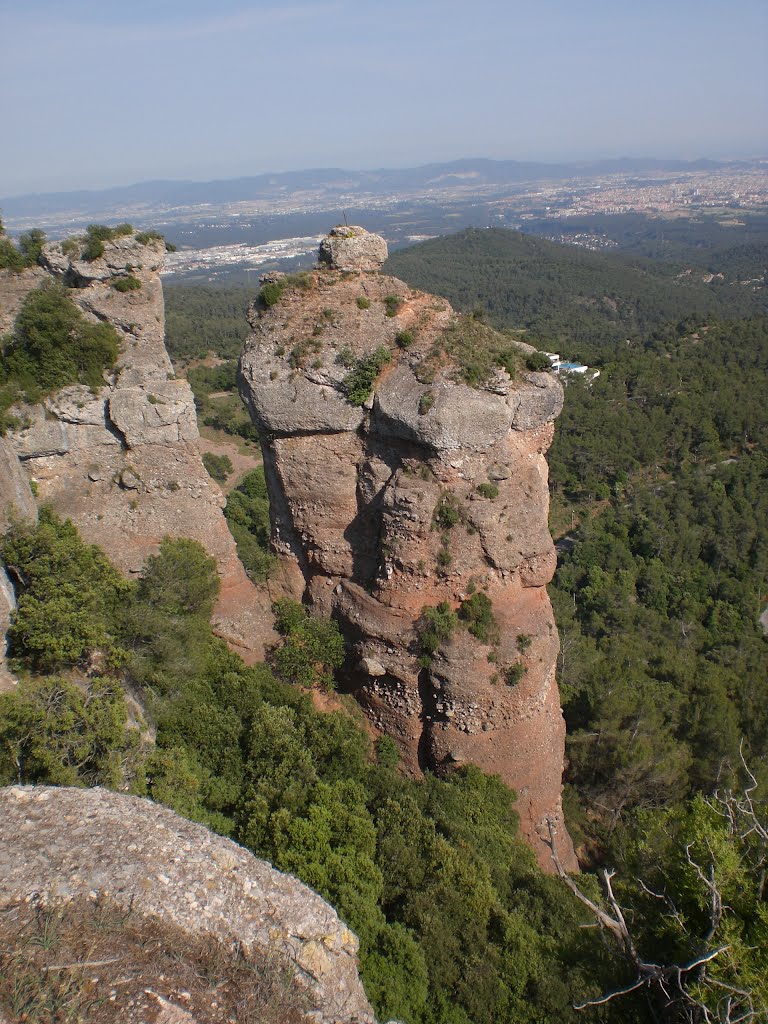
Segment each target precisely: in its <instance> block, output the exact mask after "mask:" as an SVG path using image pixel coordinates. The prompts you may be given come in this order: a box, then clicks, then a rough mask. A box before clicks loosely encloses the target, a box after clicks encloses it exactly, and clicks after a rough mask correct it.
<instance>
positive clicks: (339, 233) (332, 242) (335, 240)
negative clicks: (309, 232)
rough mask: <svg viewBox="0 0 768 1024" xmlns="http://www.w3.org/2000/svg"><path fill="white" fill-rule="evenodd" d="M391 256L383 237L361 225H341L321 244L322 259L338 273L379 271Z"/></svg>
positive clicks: (320, 255)
mask: <svg viewBox="0 0 768 1024" xmlns="http://www.w3.org/2000/svg"><path fill="white" fill-rule="evenodd" d="M388 255H389V252H388V249H387V243H386V242H385V241H384V239H383V238H382V237H381V235H373V234H370V233H369V232H368V231H366V230H365V228H361V227H360V226H359V225H358V224H351V225H347V224H344V225H342V224H339V225H337V226H336V227H335V228H333V230H332V231H331V232H330V233H329V234H327V235H326V236H325V238H324V239H323V240H322V242H321V243H320V252H319V259H320V262H321V263H325V264H327V265H328V266H330V267H332V268H333V269H334V270H346V271H355V270H358V271H362V270H378V269H379V268H380V267H381V266H382V265H383V264H384V263H385V262H386V259H387V256H388Z"/></svg>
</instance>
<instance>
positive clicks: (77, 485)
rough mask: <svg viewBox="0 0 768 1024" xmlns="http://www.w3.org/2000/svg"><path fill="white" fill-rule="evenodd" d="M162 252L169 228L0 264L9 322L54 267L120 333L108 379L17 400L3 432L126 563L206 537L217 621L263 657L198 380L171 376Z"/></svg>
mask: <svg viewBox="0 0 768 1024" xmlns="http://www.w3.org/2000/svg"><path fill="white" fill-rule="evenodd" d="M164 253H165V246H164V244H163V242H162V241H161V240H150V241H149V242H148V243H147V244H140V242H139V241H138V240H137V239H136V237H135V236H124V237H122V238H117V239H115V240H114V241H112V242H106V243H105V252H104V255H103V257H102V258H100V259H97V260H94V261H92V262H88V261H85V260H80V259H76V258H73V257H71V256H69V255H67V254H66V253H65V252H64V251H63V250H62V247H61V245H59V244H51V245H48V246H46V247H45V250H44V254H43V262H44V268H43V269H39V268H36V269H35V270H32V271H26V272H24V273H22V274H9V273H2V274H0V323H1V324H2V327H3V329H5V330H8V329H9V328H10V327H11V326H12V324H13V320H14V318H15V316H16V314H17V312H18V310H19V309H20V308H21V304H22V302H23V300H24V298H25V296H26V294H28V292H29V291H30V290H31V289H33V288H37V287H39V286H40V285H41V283H43V282H44V281H45V280H49V279H50V278H54V279H56V280H59V281H63V282H64V283H65V284H66V285H67V286H68V288H69V291H68V294H69V296H70V298H71V299H72V300H73V301H74V302H75V303H76V304H77V305H78V306H79V308H80V309H81V310H82V311H83V313H84V314H85V316H86V317H88V318H89V319H92V320H94V321H106V322H108V323H111V324H113V325H114V327H115V328H116V329H117V331H118V334H119V335H120V338H121V351H120V355H119V358H118V361H117V364H116V366H115V369H114V371H113V372H112V373H110V374H108V375H105V379H104V387H102V388H101V389H99V390H98V391H97V392H92V391H91V389H90V388H88V387H86V386H84V385H75V386H72V387H66V388H63V389H62V390H61V391H58V392H56V393H55V394H53V395H51V396H50V397H49V398H47V399H45V400H44V401H43V402H42V403H41V404H39V405H32V406H26V407H24V408H23V409H20V410H18V415H19V418H20V420H21V421H22V424H23V425H22V426H21V427H20V428H18V429H16V430H13V431H12V432H11V433H10V434H9V435H8V437H7V438H6V441H7V443H8V445H9V446H10V449H11V451H12V453H13V457H14V461H15V462H16V469H15V470H14V472H15V473H16V475H18V472H19V467H22V469H21V473H22V475H23V476H26V478H27V480H32V481H34V484H35V487H36V490H37V493H38V496H39V500H40V501H41V502H48V503H50V504H52V505H53V506H54V508H55V509H56V511H57V512H59V513H60V514H61V515H62V516H66V517H68V518H70V519H72V521H73V522H74V523H75V524H76V525H77V527H78V529H79V530H80V532H81V534H82V536H83V537H84V538H85V539H86V540H87V541H89V542H92V543H95V544H98V545H99V546H100V547H102V548H103V549H104V551H105V552H106V553H107V554H108V555H109V557H110V559H111V560H112V561H113V562H114V563H115V565H117V566H118V568H120V569H121V570H123V571H124V572H126V573H129V574H133V573H137V572H139V571H140V569H141V567H142V565H143V564H144V562H145V560H146V558H147V557H148V555H150V554H153V553H155V552H156V551H157V549H158V546H159V543H160V541H161V540H162V538H163V537H164V536H166V535H170V536H183V537H191V538H193V539H195V540H199V541H200V542H201V543H202V544H203V546H204V547H205V548H206V549H207V550H208V551H209V553H210V554H211V555H213V556H214V557H215V558H216V561H217V564H218V567H219V574H220V578H221V596H220V598H219V601H218V604H217V606H216V609H215V611H214V627H215V628H216V630H217V632H218V633H219V634H220V635H221V636H223V637H224V638H225V639H226V640H227V641H228V642H230V643H231V644H232V645H233V646H234V647H235V648H236V649H237V650H239V652H240V653H241V654H243V656H244V657H245V658H246V659H248V660H251V661H253V660H258V659H260V658H261V657H262V656H263V652H264V644H265V642H266V641H267V640H269V639H271V637H272V633H271V627H270V613H269V602H268V600H267V598H266V596H265V595H263V594H262V593H261V592H260V591H258V590H257V589H256V588H255V587H254V586H253V584H252V583H251V582H250V580H249V579H248V577H247V576H246V574H245V571H244V570H243V567H242V564H241V563H240V560H239V559H238V557H237V551H236V548H235V544H234V541H233V539H232V537H231V535H230V533H229V530H228V529H227V525H226V522H225V519H224V516H223V514H222V511H221V509H222V505H223V503H224V499H223V497H222V494H221V491H220V490H219V488H218V487H217V485H216V484H215V483H214V482H213V481H212V480H211V479H210V477H209V476H208V474H207V473H206V471H205V467H204V466H203V464H202V461H201V458H200V453H199V450H198V443H197V441H198V430H197V420H196V415H195V406H194V399H193V395H192V391H191V389H190V387H189V385H188V384H187V382H186V381H184V380H177V379H175V377H174V372H173V367H172V365H171V361H170V359H169V357H168V353H167V352H166V349H165V344H164V305H163V293H162V287H161V283H160V276H159V271H160V269H161V267H162V264H163V258H164ZM128 275H130V276H131V277H133V278H134V279H136V280H137V281H138V282H139V283H140V287H139V288H135V289H134V290H130V291H124V292H123V291H119V290H117V289H116V288H115V287H114V284H115V283H116V282H117V281H118V280H119V279H120V278H121V277H123V278H124V277H127V276H128ZM0 499H2V494H0Z"/></svg>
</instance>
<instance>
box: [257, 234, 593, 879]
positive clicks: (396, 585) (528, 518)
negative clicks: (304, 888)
mask: <svg viewBox="0 0 768 1024" xmlns="http://www.w3.org/2000/svg"><path fill="white" fill-rule="evenodd" d="M320 257H321V263H320V267H319V269H318V270H317V271H314V272H313V273H311V274H304V275H298V276H296V277H293V278H286V277H283V278H278V279H272V280H270V281H269V283H268V284H267V285H265V288H264V289H262V293H261V295H260V298H259V299H258V300H257V301H256V303H254V305H253V306H252V307H251V309H250V311H249V320H250V323H251V326H252V328H253V333H252V335H251V336H250V338H249V339H248V341H247V342H246V346H245V350H244V352H243V355H242V357H241V363H240V387H241V393H242V395H243V398H244V399H245V401H246V403H247V404H248V406H249V408H250V411H251V414H252V416H253V419H254V422H255V423H256V424H257V426H258V427H259V430H260V431H261V433H262V439H263V448H264V462H265V469H266V473H267V482H268V486H269V490H270V499H271V505H272V517H273V524H272V525H273V533H272V541H273V546H274V548H275V550H276V551H277V552H278V554H279V555H280V556H281V562H282V574H283V585H284V586H288V587H289V588H292V589H293V593H294V594H295V595H296V596H297V597H303V598H304V599H305V600H307V601H309V602H310V603H311V604H312V605H313V606H314V607H315V608H316V609H318V610H319V611H320V612H322V613H324V614H329V615H333V616H334V618H336V619H337V620H338V621H339V623H340V625H341V627H342V630H343V632H344V634H345V636H346V639H347V642H348V645H349V650H350V656H349V659H348V663H347V665H346V668H345V683H346V686H347V687H348V688H349V689H350V691H351V692H353V693H354V695H355V697H356V698H357V699H358V701H359V702H360V704H361V705H362V707H363V708H364V710H365V712H366V714H367V716H368V718H369V719H370V721H371V723H372V724H373V726H374V727H375V728H376V729H377V730H379V731H381V732H382V733H385V734H387V735H389V736H391V737H392V738H393V739H394V740H396V742H397V743H398V745H399V746H400V749H401V752H402V756H403V760H404V763H405V766H406V768H407V769H408V770H410V771H411V772H413V773H417V772H418V771H419V770H424V769H428V768H429V769H432V770H438V771H439V770H447V769H448V768H449V767H451V766H456V765H461V764H464V763H468V762H471V763H474V764H477V765H479V766H480V767H481V768H482V769H483V770H484V771H487V772H489V773H492V774H498V775H500V776H501V778H502V779H503V780H504V781H505V782H506V783H507V784H508V785H510V786H512V787H513V788H514V789H515V790H517V793H518V804H517V807H518V811H519V814H520V819H521V827H522V830H523V833H524V834H525V835H526V837H527V838H528V840H529V842H530V843H531V845H532V846H533V847H534V849H535V850H536V853H537V856H538V857H539V860H540V862H541V864H542V866H543V867H545V868H550V866H551V865H550V860H549V851H548V848H547V847H546V845H545V843H544V842H543V840H542V837H543V836H544V835H546V832H547V821H548V820H549V821H552V822H554V823H555V825H556V826H557V827H558V829H559V833H560V836H561V843H560V846H561V851H562V856H563V859H564V861H566V862H567V863H568V866H569V867H575V866H576V864H575V857H574V856H573V851H572V848H571V847H570V841H569V840H568V838H567V833H566V832H565V828H564V825H563V823H562V808H561V799H560V793H561V774H562V767H563V751H564V738H565V726H564V723H563V718H562V714H561V711H560V704H559V695H558V691H557V684H556V681H555V664H556V657H557V651H558V636H557V630H556V628H555V623H554V617H553V614H552V608H551V606H550V603H549V598H548V596H547V592H546V584H547V583H548V582H549V580H550V579H551V577H552V573H553V572H554V568H555V552H554V547H553V544H552V540H551V537H550V535H549V532H548V527H547V513H548V507H549V495H548V489H547V464H546V460H545V453H546V451H547V448H548V447H549V445H550V443H551V440H552V432H553V421H554V419H555V417H556V416H557V415H558V413H559V412H560V409H561V407H562V390H561V387H560V384H559V383H558V382H557V380H555V378H554V377H552V376H551V375H550V374H548V373H532V372H529V371H527V370H526V368H525V355H526V353H529V352H530V351H531V350H530V348H529V347H528V346H524V345H522V346H521V345H516V344H515V343H513V342H511V341H510V339H509V338H508V337H506V336H504V335H501V334H499V333H497V332H496V331H494V330H492V329H491V328H490V327H488V326H486V325H485V324H483V323H481V322H479V321H478V320H475V319H473V318H471V317H460V316H458V315H457V314H456V313H455V312H454V311H453V309H452V308H451V307H450V306H449V304H448V303H447V302H446V301H445V300H443V299H440V298H436V297H435V296H433V295H427V294H425V293H423V292H418V291H414V290H412V289H411V288H409V287H408V286H407V285H406V284H404V283H403V282H402V281H399V280H397V279H395V278H392V277H388V276H385V275H384V274H382V273H380V272H379V267H380V266H381V264H382V262H383V260H384V259H385V258H386V243H385V242H384V240H383V239H381V238H379V237H377V236H376V235H371V234H368V233H367V232H366V231H364V229H362V228H359V227H341V228H336V229H334V231H332V232H331V234H330V235H329V236H328V237H327V238H326V239H325V240H324V241H323V242H322V244H321V246H320ZM457 613H458V614H457ZM436 620H439V621H438V626H437V629H436V628H435V621H436ZM441 624H442V628H441ZM566 848H567V849H566Z"/></svg>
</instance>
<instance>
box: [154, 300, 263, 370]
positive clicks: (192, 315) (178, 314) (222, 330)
mask: <svg viewBox="0 0 768 1024" xmlns="http://www.w3.org/2000/svg"><path fill="white" fill-rule="evenodd" d="M163 293H164V295H165V339H166V347H167V349H168V354H169V355H170V357H171V359H172V360H173V362H174V365H176V366H185V365H186V364H187V363H189V362H191V361H192V360H196V359H205V357H206V356H207V355H208V354H209V353H210V352H215V353H216V355H217V356H218V357H219V358H220V359H237V357H238V356H239V355H240V349H241V348H242V347H243V339H244V338H245V336H246V334H247V333H248V321H247V320H246V319H245V311H246V309H247V308H248V304H249V303H250V302H253V300H254V298H255V290H254V289H250V288H247V287H246V286H244V285H234V286H233V285H229V286H226V287H225V286H220V287H208V286H206V285H185V284H167V283H165V284H164V285H163Z"/></svg>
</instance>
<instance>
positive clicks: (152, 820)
mask: <svg viewBox="0 0 768 1024" xmlns="http://www.w3.org/2000/svg"><path fill="white" fill-rule="evenodd" d="M32 894H37V898H42V900H43V901H44V902H45V901H52V900H61V899H69V898H73V897H77V896H87V895H89V894H103V895H105V896H109V898H110V899H111V900H113V901H115V902H116V903H117V904H118V905H121V906H123V907H125V908H126V910H130V911H131V912H132V913H133V914H134V915H139V916H142V917H144V916H146V917H159V918H161V919H162V920H163V921H164V922H167V923H168V924H171V925H174V926H176V927H178V928H180V929H181V930H182V931H185V932H188V933H189V934H191V935H194V936H199V935H213V936H215V937H217V938H220V939H223V940H226V941H236V942H238V943H240V944H242V945H243V946H244V947H245V948H246V949H256V950H259V951H263V952H267V953H273V954H279V955H283V956H285V958H286V960H287V961H290V962H291V963H293V964H295V969H296V972H297V974H298V975H299V978H300V980H301V982H302V983H303V984H304V985H305V986H306V988H307V991H308V993H309V998H310V1001H311V1004H312V1009H311V1018H312V1019H313V1020H315V1021H317V1022H318V1024H375V1022H374V1017H373V1012H372V1011H371V1007H370V1005H369V1003H368V1000H367V999H366V997H365V993H364V991H363V987H362V985H361V983H360V980H359V978H358V974H357V948H358V943H357V939H356V938H355V936H354V935H353V934H352V932H351V931H349V929H348V928H347V927H346V926H345V925H344V923H343V922H342V921H340V920H339V918H338V916H337V915H336V912H335V911H334V910H333V909H332V908H331V907H330V906H329V905H328V904H327V903H326V902H325V901H324V900H323V899H321V897H320V896H318V895H317V893H315V892H313V891H312V890H311V889H309V888H307V886H305V885H303V884H302V883H301V882H299V881H297V879H295V878H292V877H291V876H290V875H284V874H282V873H281V872H279V871H276V870H275V869H274V868H272V867H271V866H270V865H269V864H267V863H266V862H265V861H263V860H258V859H257V858H256V857H254V856H253V855H252V854H250V853H248V852H247V851H246V850H244V849H242V847H239V846H237V845H236V844H235V843H233V842H231V841H230V840H229V839H223V838H221V837H220V836H216V835H214V834H213V833H212V832H209V831H208V830H207V829H206V828H204V827H203V826H202V825H195V824H193V823H191V822H189V821H185V820H184V819H183V818H180V817H179V816H178V815H176V814H174V813H173V812H172V811H169V810H167V809H166V808H164V807H160V806H158V805H156V804H153V803H151V802H150V801H148V800H140V799H138V798H137V797H130V796H124V795H121V794H117V793H112V792H109V791H108V790H103V789H69V788H54V787H48V786H40V787H31V786H13V787H8V788H6V789H0V910H2V909H3V908H4V907H6V906H8V905H9V904H13V903H15V902H16V901H18V900H19V899H25V898H28V897H30V896H31V895H32Z"/></svg>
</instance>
